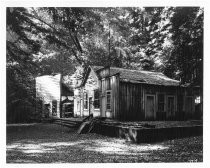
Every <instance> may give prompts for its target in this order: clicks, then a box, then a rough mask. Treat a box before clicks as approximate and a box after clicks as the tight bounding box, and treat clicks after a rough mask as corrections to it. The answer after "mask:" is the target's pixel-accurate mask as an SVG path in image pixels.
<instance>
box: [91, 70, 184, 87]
mask: <svg viewBox="0 0 210 168" xmlns="http://www.w3.org/2000/svg"><path fill="white" fill-rule="evenodd" d="M92 68H93V70H94V71H95V72H97V71H99V70H100V69H103V68H104V67H102V66H93V67H92ZM115 74H119V75H120V80H121V81H124V82H131V83H146V84H153V85H163V86H179V85H180V82H179V81H177V80H174V79H171V78H169V77H167V76H166V75H164V74H163V73H161V72H153V71H143V70H130V69H124V68H116V67H110V76H112V75H115Z"/></svg>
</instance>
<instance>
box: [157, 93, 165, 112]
mask: <svg viewBox="0 0 210 168" xmlns="http://www.w3.org/2000/svg"><path fill="white" fill-rule="evenodd" d="M164 98H165V97H164V94H158V111H159V112H164V105H165V101H164Z"/></svg>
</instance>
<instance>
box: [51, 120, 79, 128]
mask: <svg viewBox="0 0 210 168" xmlns="http://www.w3.org/2000/svg"><path fill="white" fill-rule="evenodd" d="M53 123H54V124H58V125H62V126H65V127H69V128H78V127H79V126H80V125H81V123H82V120H74V119H66V118H54V119H53Z"/></svg>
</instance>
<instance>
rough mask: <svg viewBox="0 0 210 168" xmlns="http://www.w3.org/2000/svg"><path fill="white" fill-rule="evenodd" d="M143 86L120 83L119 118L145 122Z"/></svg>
mask: <svg viewBox="0 0 210 168" xmlns="http://www.w3.org/2000/svg"><path fill="white" fill-rule="evenodd" d="M142 101H143V100H142V86H141V85H140V84H132V83H127V82H120V87H119V114H118V115H119V118H120V119H122V120H143V119H144V118H143V111H142Z"/></svg>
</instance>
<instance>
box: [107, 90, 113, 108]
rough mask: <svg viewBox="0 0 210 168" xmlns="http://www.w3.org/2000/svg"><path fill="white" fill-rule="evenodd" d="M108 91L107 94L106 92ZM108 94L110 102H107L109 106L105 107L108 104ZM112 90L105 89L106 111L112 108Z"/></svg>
mask: <svg viewBox="0 0 210 168" xmlns="http://www.w3.org/2000/svg"><path fill="white" fill-rule="evenodd" d="M108 93H109V94H108ZM108 95H109V96H110V102H109V107H110V108H107V105H108ZM111 99H112V91H111V90H107V91H106V110H107V111H111V109H112V103H111V102H112V100H111Z"/></svg>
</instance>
